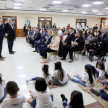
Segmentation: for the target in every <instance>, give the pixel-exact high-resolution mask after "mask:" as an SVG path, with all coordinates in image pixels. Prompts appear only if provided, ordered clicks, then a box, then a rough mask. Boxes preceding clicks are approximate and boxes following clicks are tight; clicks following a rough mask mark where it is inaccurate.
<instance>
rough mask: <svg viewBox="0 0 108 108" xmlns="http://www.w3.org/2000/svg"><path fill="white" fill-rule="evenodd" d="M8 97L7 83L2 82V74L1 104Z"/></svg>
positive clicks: (0, 81)
mask: <svg viewBox="0 0 108 108" xmlns="http://www.w3.org/2000/svg"><path fill="white" fill-rule="evenodd" d="M5 97H6V84H5V81H4V80H2V74H1V73H0V103H2V102H3V100H4V98H5Z"/></svg>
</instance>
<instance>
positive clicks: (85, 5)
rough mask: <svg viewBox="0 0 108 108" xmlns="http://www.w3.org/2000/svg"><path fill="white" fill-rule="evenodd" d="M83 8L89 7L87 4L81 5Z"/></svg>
mask: <svg viewBox="0 0 108 108" xmlns="http://www.w3.org/2000/svg"><path fill="white" fill-rule="evenodd" d="M82 6H83V7H90V6H91V5H89V4H84V5H82Z"/></svg>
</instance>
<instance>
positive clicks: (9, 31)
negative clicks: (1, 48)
mask: <svg viewBox="0 0 108 108" xmlns="http://www.w3.org/2000/svg"><path fill="white" fill-rule="evenodd" d="M4 31H5V33H6V35H5V36H6V37H7V43H8V49H9V54H14V53H15V51H13V50H12V49H13V44H14V39H15V33H14V29H13V26H12V24H11V18H8V20H7V23H6V24H5V26H4Z"/></svg>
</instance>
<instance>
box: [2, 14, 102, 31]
mask: <svg viewBox="0 0 108 108" xmlns="http://www.w3.org/2000/svg"><path fill="white" fill-rule="evenodd" d="M0 15H1V16H7V15H6V13H0ZM9 16H17V28H18V29H23V26H24V24H25V20H26V19H30V20H31V26H37V24H38V17H52V25H53V23H56V25H57V27H61V28H63V27H66V26H67V24H70V25H71V27H75V25H76V19H81V17H80V16H70V15H55V14H52V15H51V14H30V13H28V14H27V13H25V14H24V13H10V15H9ZM83 19H87V26H89V27H93V26H94V25H95V24H98V26H99V27H100V20H101V18H98V17H84V18H83Z"/></svg>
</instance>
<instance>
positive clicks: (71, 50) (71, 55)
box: [69, 47, 81, 59]
mask: <svg viewBox="0 0 108 108" xmlns="http://www.w3.org/2000/svg"><path fill="white" fill-rule="evenodd" d="M75 51H81V49H79V48H77V47H71V48H69V56H70V59H73V52H75Z"/></svg>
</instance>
